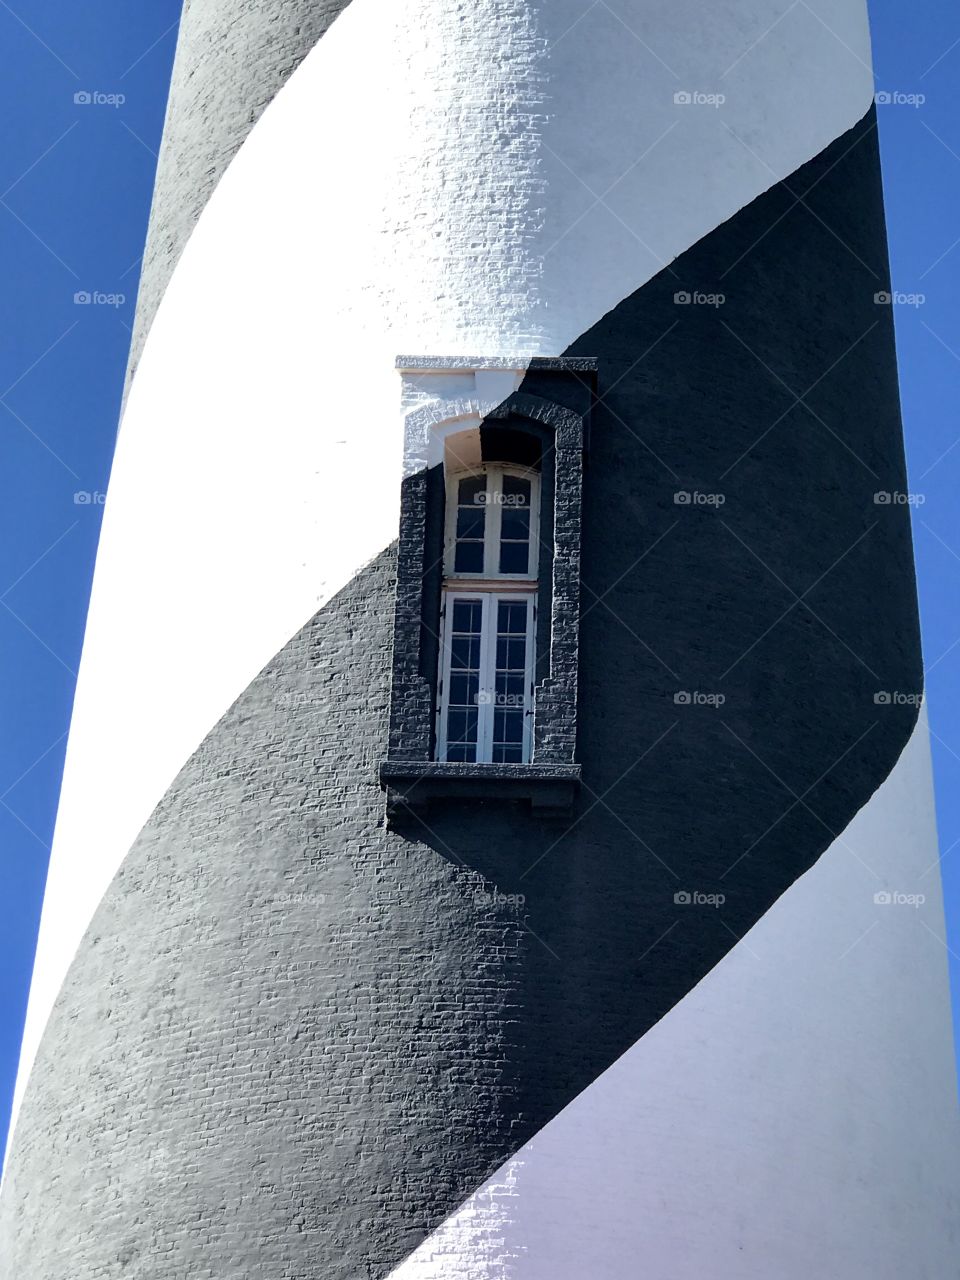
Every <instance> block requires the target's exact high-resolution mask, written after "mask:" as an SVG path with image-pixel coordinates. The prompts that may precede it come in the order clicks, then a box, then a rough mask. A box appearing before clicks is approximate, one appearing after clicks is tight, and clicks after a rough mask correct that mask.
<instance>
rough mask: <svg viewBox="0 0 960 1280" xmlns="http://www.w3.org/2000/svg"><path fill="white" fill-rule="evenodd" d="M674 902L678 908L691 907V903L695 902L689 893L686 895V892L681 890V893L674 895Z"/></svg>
mask: <svg viewBox="0 0 960 1280" xmlns="http://www.w3.org/2000/svg"><path fill="white" fill-rule="evenodd" d="M673 901H674V903H675V904H676V906H678V907H689V906H690V903H691V902H692V901H693V898H692V897H691V895H690V894H689V893H686V892H685V891H684V890H682V889H681V891H680V892H679V893H675V894H674V895H673Z"/></svg>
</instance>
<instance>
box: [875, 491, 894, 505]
mask: <svg viewBox="0 0 960 1280" xmlns="http://www.w3.org/2000/svg"><path fill="white" fill-rule="evenodd" d="M892 502H893V494H892V493H887V491H886V490H885V489H881V490H880V492H879V493H875V494H874V495H873V505H874V506H875V507H889V506H890V505H891V503H892Z"/></svg>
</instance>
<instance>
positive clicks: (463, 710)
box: [437, 591, 536, 764]
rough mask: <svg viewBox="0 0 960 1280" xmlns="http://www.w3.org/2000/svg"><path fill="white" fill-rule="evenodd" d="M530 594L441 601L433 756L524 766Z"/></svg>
mask: <svg viewBox="0 0 960 1280" xmlns="http://www.w3.org/2000/svg"><path fill="white" fill-rule="evenodd" d="M535 619H536V597H535V596H533V595H529V594H527V593H526V592H524V593H523V594H520V593H519V592H514V593H511V594H510V595H499V594H497V593H496V592H492V591H490V592H478V593H477V594H475V595H466V594H462V593H461V592H458V591H449V592H446V593H445V596H444V606H443V614H442V617H441V629H442V636H441V639H442V644H441V652H442V655H443V656H442V659H441V661H442V664H443V666H442V670H441V674H440V685H439V690H440V700H439V701H440V716H439V720H440V724H439V730H438V734H437V738H438V752H437V754H438V758H439V759H441V760H446V761H449V762H450V763H457V764H480V763H485V762H487V763H492V764H525V763H526V762H527V761H528V760H529V759H530V747H531V741H530V739H531V720H532V718H533V629H534V622H535Z"/></svg>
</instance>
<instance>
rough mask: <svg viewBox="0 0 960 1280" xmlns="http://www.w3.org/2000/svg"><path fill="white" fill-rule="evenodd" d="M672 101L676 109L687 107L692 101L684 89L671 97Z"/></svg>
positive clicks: (691, 96) (691, 97)
mask: <svg viewBox="0 0 960 1280" xmlns="http://www.w3.org/2000/svg"><path fill="white" fill-rule="evenodd" d="M673 101H674V102H675V103H676V105H677V106H678V107H689V105H690V103H691V102H692V101H693V95H692V94H690V93H687V91H686V90H685V89H681V90H679V92H677V93H675V94H674V95H673Z"/></svg>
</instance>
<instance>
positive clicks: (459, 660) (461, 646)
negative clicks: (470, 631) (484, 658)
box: [450, 636, 480, 671]
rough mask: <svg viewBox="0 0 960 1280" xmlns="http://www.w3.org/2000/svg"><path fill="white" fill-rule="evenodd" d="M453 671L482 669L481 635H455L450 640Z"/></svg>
mask: <svg viewBox="0 0 960 1280" xmlns="http://www.w3.org/2000/svg"><path fill="white" fill-rule="evenodd" d="M450 650H451V655H450V656H451V662H450V666H451V669H452V670H453V671H479V670H480V637H479V636H476V637H470V636H454V637H453V639H452V641H451V642H450Z"/></svg>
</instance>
